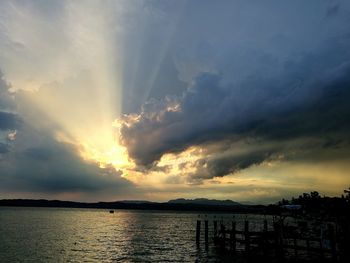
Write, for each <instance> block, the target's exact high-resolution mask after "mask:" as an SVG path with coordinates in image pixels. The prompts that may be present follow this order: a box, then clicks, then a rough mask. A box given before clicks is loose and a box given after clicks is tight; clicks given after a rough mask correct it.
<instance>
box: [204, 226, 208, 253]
mask: <svg viewBox="0 0 350 263" xmlns="http://www.w3.org/2000/svg"><path fill="white" fill-rule="evenodd" d="M208 232H209V231H208V220H205V221H204V241H205V246H206V247H208V240H209V238H208Z"/></svg>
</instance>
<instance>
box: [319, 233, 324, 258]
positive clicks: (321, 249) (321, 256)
mask: <svg viewBox="0 0 350 263" xmlns="http://www.w3.org/2000/svg"><path fill="white" fill-rule="evenodd" d="M323 236H324V235H323V230H322V228H321V232H320V258H321V261H322V260H323V258H324V251H323V243H322V242H323Z"/></svg>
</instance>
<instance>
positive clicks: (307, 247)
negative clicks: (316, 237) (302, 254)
mask: <svg viewBox="0 0 350 263" xmlns="http://www.w3.org/2000/svg"><path fill="white" fill-rule="evenodd" d="M306 250H307V255H308V256H309V255H310V240H309V239H306Z"/></svg>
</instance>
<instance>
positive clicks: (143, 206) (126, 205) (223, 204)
mask: <svg viewBox="0 0 350 263" xmlns="http://www.w3.org/2000/svg"><path fill="white" fill-rule="evenodd" d="M0 206H23V207H67V208H100V209H139V210H176V211H213V212H219V211H221V212H252V213H254V212H262V211H263V210H265V208H266V206H262V205H243V204H240V203H237V202H234V201H231V200H211V199H205V198H197V199H184V198H179V199H175V200H169V201H168V202H163V203H160V202H150V201H144V200H123V201H115V202H97V203H84V202H73V201H60V200H45V199H40V200H33V199H3V200H0Z"/></svg>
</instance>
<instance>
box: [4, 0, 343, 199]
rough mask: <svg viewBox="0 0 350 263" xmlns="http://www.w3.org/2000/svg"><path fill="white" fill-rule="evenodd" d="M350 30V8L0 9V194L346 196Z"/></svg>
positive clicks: (144, 5) (190, 1) (94, 5)
mask: <svg viewBox="0 0 350 263" xmlns="http://www.w3.org/2000/svg"><path fill="white" fill-rule="evenodd" d="M349 25H350V2H349V1H346V0H343V1H341V0H339V1H338V0H332V1H331V0H324V1H319V0H317V1H316V0H310V1H302V0H296V1H279V0H275V1H272V0H271V1H258V0H255V1H254V0H253V1H243V0H242V1H239V0H234V1H231V0H230V1H229V0H227V1H226V0H220V1H207V0H187V1H185V0H177V1H170V0H162V1H158V0H148V1H142V0H134V1H128V0H115V1H110V0H106V1H97V0H95V1H90V0H86V1H79V0H77V1H70V0H52V1H45V0H35V1H33V0H26V1H24V0H22V1H17V0H13V1H8V0H3V1H0V71H1V73H0V199H3V198H47V199H62V200H76V201H114V200H130V199H133V200H151V201H167V200H169V199H175V198H191V199H192V198H200V197H203V198H210V199H231V200H234V201H238V202H243V203H244V202H246V203H248V202H251V203H270V202H276V201H278V200H280V199H281V198H291V197H292V196H295V197H297V196H298V195H300V194H302V193H303V192H310V191H318V192H319V193H320V194H322V195H327V196H340V195H341V194H342V192H343V190H344V189H347V188H348V187H349V186H350V174H349V171H350V136H349V135H350V104H349V101H350V49H349V47H350V27H349Z"/></svg>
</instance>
